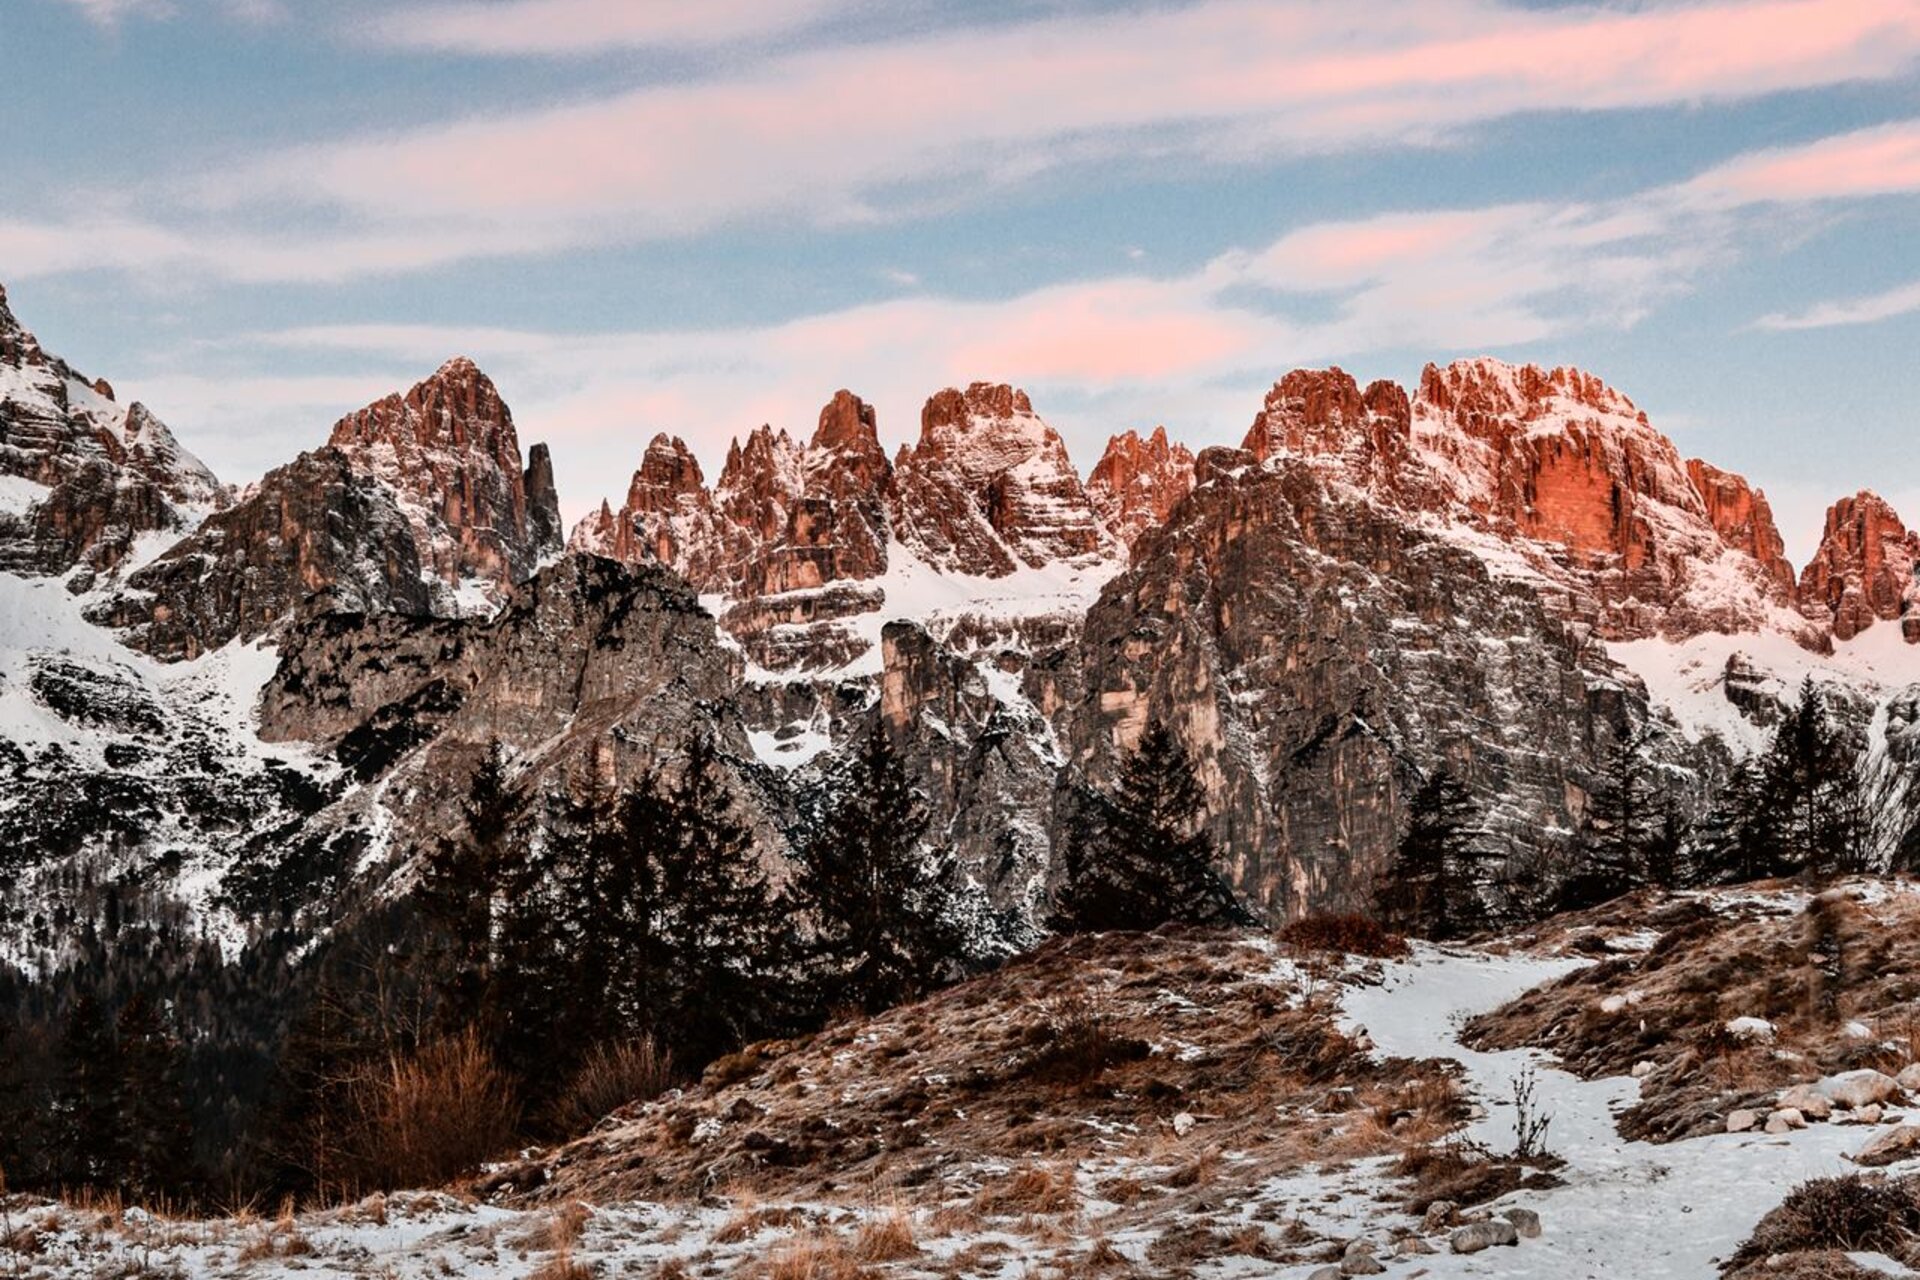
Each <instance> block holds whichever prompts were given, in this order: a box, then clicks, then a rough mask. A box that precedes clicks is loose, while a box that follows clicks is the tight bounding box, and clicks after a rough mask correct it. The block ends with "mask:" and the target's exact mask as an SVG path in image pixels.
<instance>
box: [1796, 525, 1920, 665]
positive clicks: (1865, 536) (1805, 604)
mask: <svg viewBox="0 0 1920 1280" xmlns="http://www.w3.org/2000/svg"><path fill="white" fill-rule="evenodd" d="M1916 567H1920V532H1914V531H1910V530H1908V528H1907V527H1906V525H1905V523H1903V522H1902V521H1901V519H1900V516H1899V514H1898V513H1896V512H1895V511H1894V509H1893V507H1892V506H1891V505H1889V504H1888V503H1887V501H1886V500H1885V499H1884V498H1882V497H1880V495H1878V494H1876V493H1873V492H1871V491H1870V490H1866V489H1862V490H1861V491H1860V492H1859V493H1857V494H1855V495H1854V496H1852V497H1851V498H1842V499H1840V501H1838V502H1836V503H1834V504H1833V505H1832V506H1831V507H1829V508H1828V509H1827V523H1826V530H1825V532H1824V533H1823V534H1822V536H1821V538H1820V548H1819V550H1818V551H1816V552H1815V553H1814V557H1813V560H1812V562H1811V563H1809V564H1808V565H1807V567H1806V568H1805V569H1804V570H1802V571H1801V574H1800V605H1801V609H1802V610H1803V611H1804V612H1806V613H1807V614H1808V615H1809V616H1810V617H1813V618H1815V619H1817V620H1822V621H1828V622H1830V625H1831V626H1832V628H1833V635H1834V638H1835V639H1837V640H1848V639H1851V638H1852V637H1854V636H1856V635H1858V634H1860V633H1861V632H1862V631H1865V630H1866V629H1867V628H1868V627H1870V626H1872V625H1873V624H1874V623H1875V622H1877V621H1887V622H1891V621H1894V620H1896V619H1897V620H1898V621H1899V622H1900V624H1901V629H1902V633H1903V634H1904V635H1905V637H1906V639H1907V641H1908V642H1909V643H1920V589H1916V585H1915V571H1916Z"/></svg>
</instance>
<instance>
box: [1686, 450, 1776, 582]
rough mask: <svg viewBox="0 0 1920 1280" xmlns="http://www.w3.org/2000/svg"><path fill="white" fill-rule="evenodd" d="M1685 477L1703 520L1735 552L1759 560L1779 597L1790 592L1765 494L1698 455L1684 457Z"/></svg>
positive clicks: (1770, 509) (1743, 479)
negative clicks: (1696, 496) (1697, 499)
mask: <svg viewBox="0 0 1920 1280" xmlns="http://www.w3.org/2000/svg"><path fill="white" fill-rule="evenodd" d="M1687 478H1688V479H1689V480H1691V481H1693V488H1694V492H1696V493H1698V494H1699V495H1700V501H1701V502H1702V503H1703V504H1705V506H1706V509H1707V519H1708V520H1709V521H1710V522H1711V523H1712V525H1713V527H1714V528H1715V529H1717V530H1719V533H1720V537H1721V538H1722V539H1724V540H1725V542H1726V544H1727V545H1728V546H1730V547H1732V548H1733V549H1734V550H1736V551H1740V552H1744V553H1745V554H1747V555H1749V556H1752V557H1753V558H1754V559H1755V560H1756V561H1758V562H1759V564H1760V567H1761V568H1762V569H1764V570H1765V571H1766V575H1767V580H1768V581H1769V582H1770V583H1772V584H1773V587H1774V588H1775V591H1776V592H1777V594H1779V595H1780V596H1782V597H1791V596H1792V595H1793V591H1794V578H1793V564H1792V562H1791V561H1789V560H1788V559H1787V545H1786V543H1785V542H1784V541H1783V540H1782V539H1781V537H1780V530H1779V529H1778V528H1777V527H1776V526H1775V525H1774V523H1773V508H1772V507H1771V506H1769V505H1768V504H1767V495H1766V494H1764V493H1762V492H1761V491H1760V490H1758V489H1756V488H1754V487H1753V486H1752V485H1750V484H1748V483H1747V481H1746V478H1745V477H1744V476H1737V475H1735V474H1734V473H1733V472H1731V471H1722V470H1720V468H1718V467H1716V466H1713V465H1712V464H1711V463H1707V462H1702V461H1701V460H1700V459H1698V458H1689V459H1688V460H1687Z"/></svg>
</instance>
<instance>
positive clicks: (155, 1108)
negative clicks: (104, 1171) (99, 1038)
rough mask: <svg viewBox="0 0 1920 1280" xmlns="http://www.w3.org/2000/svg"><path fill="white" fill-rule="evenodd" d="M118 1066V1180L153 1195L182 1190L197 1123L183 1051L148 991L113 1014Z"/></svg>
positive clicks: (129, 1190) (133, 1192)
mask: <svg viewBox="0 0 1920 1280" xmlns="http://www.w3.org/2000/svg"><path fill="white" fill-rule="evenodd" d="M114 1041H115V1048H116V1056H117V1059H118V1063H119V1068H120V1077H119V1081H118V1088H117V1090H116V1098H115V1103H116V1110H117V1113H118V1119H119V1124H120V1128H121V1134H122V1137H121V1146H122V1152H123V1159H124V1163H123V1164H122V1165H121V1166H120V1168H119V1169H118V1171H117V1185H118V1186H119V1188H120V1190H122V1191H123V1192H125V1193H126V1194H128V1195H129V1196H131V1197H133V1198H136V1199H141V1200H152V1199H155V1198H157V1197H159V1196H161V1195H166V1194H175V1195H177V1194H179V1193H180V1192H181V1191H182V1190H183V1189H184V1188H185V1187H186V1186H187V1185H188V1184H189V1182H190V1180H191V1172H190V1168H183V1165H186V1164H188V1163H189V1162H186V1161H185V1160H184V1154H185V1152H186V1151H187V1149H188V1144H189V1142H190V1140H191V1138H192V1133H193V1126H192V1122H191V1121H190V1120H189V1119H188V1117H187V1108H186V1103H185V1101H184V1100H183V1099H182V1097H181V1092H180V1088H181V1071H182V1067H183V1064H184V1054H183V1053H182V1050H181V1047H180V1043H179V1041H178V1040H177V1039H175V1038H174V1035H173V1032H172V1030H171V1029H170V1028H169V1027H168V1026H167V1023H166V1020H165V1019H164V1018H163V1016H162V1015H161V1012H160V1009H159V1008H158V1006H156V1005H155V1004H154V1002H153V1001H152V999H150V998H149V997H148V996H147V995H146V993H144V992H136V993H135V994H134V995H133V996H132V997H131V998H130V999H128V1001H127V1002H126V1003H125V1004H123V1005H121V1006H120V1013H119V1015H118V1016H117V1017H116V1018H115V1019H114Z"/></svg>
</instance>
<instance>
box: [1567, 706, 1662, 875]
mask: <svg viewBox="0 0 1920 1280" xmlns="http://www.w3.org/2000/svg"><path fill="white" fill-rule="evenodd" d="M1647 744H1648V738H1647V735H1646V734H1644V733H1635V732H1633V731H1632V730H1631V729H1623V730H1620V731H1618V732H1617V733H1615V734H1614V735H1613V736H1612V738H1611V740H1610V741H1609V742H1608V744H1607V747H1606V749H1605V751H1604V753H1603V754H1602V757H1601V760H1600V767H1599V770H1598V772H1597V774H1596V775H1595V777H1594V780H1593V787H1592V788H1591V791H1590V793H1589V796H1590V799H1589V803H1588V805H1587V812H1586V814H1585V815H1584V816H1583V817H1582V819H1581V823H1580V830H1579V834H1578V837H1577V839H1576V840H1575V843H1574V851H1573V852H1574V859H1575V865H1574V868H1573V872H1572V874H1571V875H1570V876H1569V877H1568V878H1567V880H1566V882H1565V883H1564V884H1563V885H1562V886H1561V889H1560V895H1559V906H1560V908H1561V909H1562V910H1580V909H1582V908H1586V907H1591V906H1597V905H1599V904H1600V903H1602V902H1606V901H1609V900H1611V899H1613V898H1617V897H1619V896H1620V895H1621V894H1623V893H1627V892H1629V891H1631V890H1633V889H1636V888H1638V887H1639V886H1641V885H1643V884H1647V883H1649V882H1651V881H1653V880H1654V879H1655V875H1654V869H1653V868H1651V867H1650V866H1649V861H1650V858H1651V857H1652V856H1653V855H1654V854H1655V853H1656V848H1655V846H1656V843H1657V842H1658V841H1659V840H1660V839H1661V837H1662V834H1663V827H1664V822H1665V815H1664V814H1663V813H1662V811H1661V808H1660V801H1659V796H1658V794H1657V790H1656V785H1655V777H1654V772H1653V763H1652V761H1651V760H1650V759H1649V758H1648V753H1647ZM1665 874H1666V875H1667V876H1668V878H1669V879H1670V878H1671V870H1670V869H1668V870H1666V871H1665Z"/></svg>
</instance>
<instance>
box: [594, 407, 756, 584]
mask: <svg viewBox="0 0 1920 1280" xmlns="http://www.w3.org/2000/svg"><path fill="white" fill-rule="evenodd" d="M570 545H571V546H572V547H573V549H574V550H576V551H588V552H592V553H593V554H595V555H601V556H606V557H608V558H610V559H614V560H621V561H625V562H626V563H628V564H663V565H666V566H667V567H668V568H670V569H672V570H674V571H675V572H676V573H678V574H680V575H681V576H682V577H684V578H686V579H687V580H688V581H689V582H691V583H693V584H694V586H695V587H696V588H698V589H700V590H703V591H704V590H713V589H716V588H717V586H718V585H719V581H720V571H719V566H720V565H721V564H723V563H724V562H725V560H726V554H727V548H726V546H725V545H724V542H723V539H722V538H721V536H720V518H719V514H718V512H717V511H716V510H715V508H714V502H713V495H712V494H711V493H709V492H708V491H707V482H706V477H705V476H704V475H703V474H702V473H701V470H700V460H699V459H698V458H696V457H694V456H693V450H691V449H689V448H688V447H687V442H686V441H684V440H682V439H681V438H680V437H679V436H671V435H668V434H667V433H666V432H664V431H662V432H659V433H658V434H656V435H655V436H654V437H653V439H652V440H651V441H649V442H648V444H647V449H646V452H645V453H643V454H642V455H641V456H640V466H639V468H638V469H637V470H636V471H635V472H634V473H633V479H632V481H631V482H630V483H629V484H628V485H627V497H626V501H625V502H624V503H623V504H622V505H621V507H620V510H619V511H618V512H614V511H611V510H610V509H608V507H607V504H606V503H605V502H602V503H601V508H600V512H599V514H598V515H597V516H590V517H588V518H587V519H586V520H583V521H581V522H580V524H579V525H578V526H576V527H575V529H574V531H573V538H572V542H571V544H570Z"/></svg>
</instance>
